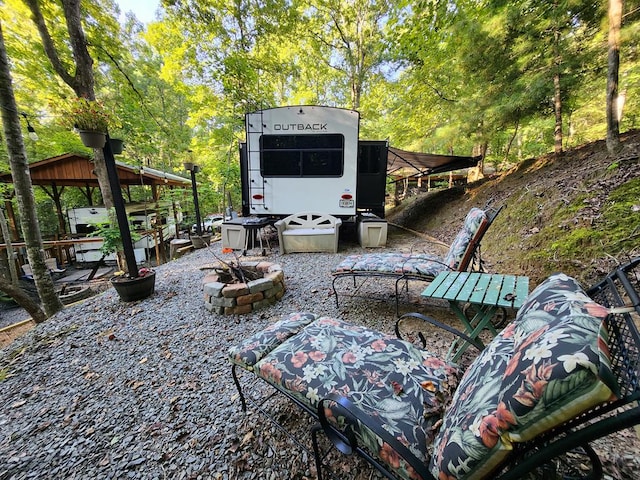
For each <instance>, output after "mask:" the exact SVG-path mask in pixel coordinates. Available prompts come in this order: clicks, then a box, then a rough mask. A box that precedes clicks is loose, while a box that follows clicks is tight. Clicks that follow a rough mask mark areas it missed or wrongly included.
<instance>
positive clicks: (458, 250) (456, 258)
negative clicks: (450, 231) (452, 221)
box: [443, 207, 488, 270]
mask: <svg viewBox="0 0 640 480" xmlns="http://www.w3.org/2000/svg"><path fill="white" fill-rule="evenodd" d="M487 221H488V219H487V214H486V213H485V211H484V210H480V209H479V208H475V207H474V208H472V209H471V210H469V213H467V217H466V218H465V219H464V224H463V225H462V230H460V231H459V232H458V235H456V238H455V239H454V240H453V242H452V243H451V247H450V248H449V252H448V253H447V255H446V256H445V257H444V260H443V263H444V264H445V265H447V266H448V267H449V268H450V269H451V270H458V267H459V266H460V262H462V260H463V258H465V254H466V253H468V252H467V249H468V248H469V244H470V243H471V241H472V240H473V239H474V238H475V236H476V234H477V233H478V231H479V230H480V228H481V227H486V222H487Z"/></svg>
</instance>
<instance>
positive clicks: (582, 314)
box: [229, 258, 640, 480]
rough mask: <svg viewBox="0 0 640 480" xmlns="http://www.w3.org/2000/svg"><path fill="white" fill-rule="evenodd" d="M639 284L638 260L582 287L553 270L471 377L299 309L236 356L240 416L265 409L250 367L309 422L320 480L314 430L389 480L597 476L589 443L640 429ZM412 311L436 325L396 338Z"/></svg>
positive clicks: (410, 346)
mask: <svg viewBox="0 0 640 480" xmlns="http://www.w3.org/2000/svg"><path fill="white" fill-rule="evenodd" d="M639 290H640V258H636V259H634V260H633V261H632V262H630V263H628V264H627V265H624V266H622V267H620V268H617V269H616V270H614V271H613V272H612V273H611V274H609V275H608V276H607V277H606V278H605V279H604V280H602V281H601V282H600V283H598V284H597V285H596V286H595V287H593V288H591V289H590V290H587V291H586V292H585V290H583V289H582V287H581V286H580V284H579V283H578V282H577V281H576V280H575V279H573V278H571V277H569V276H567V275H564V274H561V273H560V274H554V275H552V276H550V277H549V278H548V279H547V280H545V281H544V282H542V283H541V284H540V285H538V286H537V287H536V288H535V289H534V291H533V292H531V293H530V294H529V295H528V296H527V297H526V299H525V302H524V303H523V305H522V306H521V308H520V310H519V311H518V314H517V316H516V318H515V320H514V321H513V322H512V323H510V324H509V325H508V326H507V327H506V328H505V329H504V330H503V331H502V332H500V333H499V334H498V335H497V336H496V337H495V338H494V339H493V341H492V342H491V343H490V344H489V345H487V347H486V348H484V349H483V350H481V352H480V354H479V355H478V356H477V357H476V358H475V360H473V362H472V363H471V365H470V366H469V367H468V368H466V369H464V368H463V367H462V366H461V365H459V364H456V363H453V362H451V361H449V359H447V358H440V357H438V356H436V355H434V354H432V353H430V352H429V351H427V350H425V349H424V348H421V347H420V346H418V345H415V344H414V343H412V342H408V341H405V340H402V339H400V338H396V337H394V336H391V335H389V334H385V333H382V332H379V331H376V330H373V329H370V328H367V327H363V326H359V325H354V324H350V323H347V322H345V321H342V320H339V319H336V318H328V317H320V316H317V315H314V314H312V313H296V314H292V315H290V316H288V317H286V318H284V319H282V320H281V321H279V322H276V323H274V324H272V325H271V326H270V327H268V328H267V329H265V330H263V331H261V332H258V333H257V334H256V335H254V336H253V337H251V338H248V339H246V340H245V341H244V342H242V343H241V344H240V345H238V346H236V347H234V348H232V349H231V350H230V351H229V354H230V361H231V363H232V374H233V378H234V381H235V383H236V386H237V388H238V392H239V394H240V400H241V402H242V408H243V410H245V411H246V405H247V404H246V401H247V400H250V401H251V404H252V405H254V406H255V407H256V408H258V409H261V406H262V405H263V403H262V399H253V398H248V397H247V396H245V391H246V390H248V388H242V387H241V385H240V379H241V378H242V379H243V380H244V379H245V377H248V376H249V375H242V376H240V375H239V372H248V373H250V374H251V377H253V378H254V379H256V380H257V381H258V380H259V381H264V382H266V383H267V384H269V385H270V386H272V387H273V388H274V389H275V392H279V393H281V394H283V395H284V396H285V397H286V398H288V399H289V400H291V401H293V402H294V403H295V404H296V405H298V406H299V407H300V408H301V409H302V410H303V411H304V412H306V413H307V414H309V416H310V419H311V420H312V421H315V422H316V423H315V424H314V425H313V427H311V432H310V433H311V435H310V437H311V443H312V445H313V454H314V457H315V462H316V469H317V472H318V479H322V478H323V472H324V473H328V472H327V471H326V470H327V469H328V465H327V463H328V462H326V461H325V459H326V458H327V457H326V455H327V454H328V452H327V451H325V449H324V448H322V449H321V448H320V446H321V443H319V442H318V440H320V438H319V436H320V435H319V434H320V432H324V433H325V434H326V438H327V439H329V440H330V441H331V443H332V444H333V445H334V446H335V447H336V448H337V449H338V450H339V451H340V452H342V453H345V454H350V453H357V454H359V455H360V456H361V457H362V458H364V459H365V460H366V461H367V462H369V463H370V464H372V465H373V466H374V467H375V468H376V469H377V470H378V471H379V472H381V473H382V474H383V475H384V476H385V477H386V478H390V479H403V480H409V479H421V480H427V479H434V480H435V479H438V478H447V479H451V480H453V479H479V480H488V479H499V480H508V479H511V480H514V479H521V478H573V479H599V478H601V477H602V474H603V472H602V464H601V463H600V460H599V458H598V455H597V454H596V452H595V450H594V449H593V448H592V447H591V446H590V443H591V442H593V441H595V440H597V439H599V438H602V437H605V436H608V435H610V434H612V433H615V432H618V431H620V430H623V429H625V428H629V427H633V426H634V425H638V424H640V406H639V405H638V400H639V399H640V383H639V370H640V350H639V348H640V334H639V333H638V327H637V323H636V322H638V321H639V320H640V298H639V294H638V292H639ZM596 302H598V303H596ZM416 317H421V318H422V320H424V321H425V322H427V323H428V324H430V325H433V326H436V327H437V326H438V325H440V324H439V323H438V322H437V321H435V320H434V319H431V318H429V317H425V316H420V315H418V314H410V315H407V316H403V317H401V318H400V319H399V320H398V323H397V325H396V332H397V333H401V332H403V331H405V328H404V326H403V324H404V323H405V322H407V320H408V319H410V320H412V321H413V320H415V319H416ZM446 331H447V332H449V334H455V335H457V336H459V337H460V338H463V339H464V340H465V341H468V342H470V343H472V344H474V345H476V347H478V348H481V347H482V345H480V344H478V343H477V342H475V341H474V340H473V339H471V338H470V337H468V336H466V335H464V334H463V333H461V332H456V330H455V329H454V328H452V327H450V326H447V328H446ZM442 333H443V335H445V334H447V333H446V332H445V331H442ZM438 335H439V336H440V334H438ZM245 387H247V386H245ZM272 420H273V421H274V422H276V424H277V425H278V426H279V427H280V428H284V427H282V425H280V424H279V423H278V422H277V421H276V420H275V419H272ZM289 433H291V432H289ZM323 443H324V441H323ZM620 448H622V449H623V448H624V445H621V446H620ZM321 450H322V451H321ZM330 451H333V449H332V448H330ZM530 472H533V474H534V476H533V477H529V476H527V474H528V473H530ZM565 475H566V476H565Z"/></svg>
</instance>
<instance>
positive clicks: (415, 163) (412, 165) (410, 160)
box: [387, 147, 482, 176]
mask: <svg viewBox="0 0 640 480" xmlns="http://www.w3.org/2000/svg"><path fill="white" fill-rule="evenodd" d="M481 159H482V157H481V156H477V157H461V156H457V155H436V154H432V153H419V152H409V151H407V150H400V149H399V148H393V147H389V150H388V154H387V174H388V175H393V174H394V173H397V172H399V171H400V170H403V169H412V170H415V171H416V173H414V174H412V175H409V176H420V175H432V174H435V173H442V172H450V171H452V170H460V169H463V168H470V167H475V166H476V165H477V164H478V162H479V161H480V160H481ZM403 176H407V175H403Z"/></svg>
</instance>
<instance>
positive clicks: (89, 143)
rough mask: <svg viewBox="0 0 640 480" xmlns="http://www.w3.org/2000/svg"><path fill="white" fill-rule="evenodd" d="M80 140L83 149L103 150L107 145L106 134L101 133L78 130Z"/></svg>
mask: <svg viewBox="0 0 640 480" xmlns="http://www.w3.org/2000/svg"><path fill="white" fill-rule="evenodd" d="M79 133H80V140H82V143H83V144H84V146H85V147H89V148H103V147H104V146H105V144H106V143H107V134H106V133H103V132H92V131H90V130H80V131H79Z"/></svg>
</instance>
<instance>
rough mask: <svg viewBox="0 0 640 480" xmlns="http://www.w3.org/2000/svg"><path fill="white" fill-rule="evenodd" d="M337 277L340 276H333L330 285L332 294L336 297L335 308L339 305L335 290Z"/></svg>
mask: <svg viewBox="0 0 640 480" xmlns="http://www.w3.org/2000/svg"><path fill="white" fill-rule="evenodd" d="M338 278H340V277H333V282H331V287H332V288H333V296H334V297H335V299H336V308H339V305H338V291H337V290H336V281H337V280H338Z"/></svg>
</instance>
